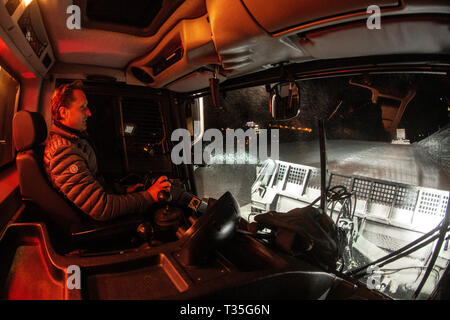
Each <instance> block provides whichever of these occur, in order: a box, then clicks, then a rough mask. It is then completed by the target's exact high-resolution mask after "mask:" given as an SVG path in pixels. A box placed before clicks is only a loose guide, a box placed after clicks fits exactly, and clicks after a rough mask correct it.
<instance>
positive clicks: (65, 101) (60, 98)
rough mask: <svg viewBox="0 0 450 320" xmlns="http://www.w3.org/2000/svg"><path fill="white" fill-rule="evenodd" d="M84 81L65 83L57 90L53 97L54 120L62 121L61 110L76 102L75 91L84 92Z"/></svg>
mask: <svg viewBox="0 0 450 320" xmlns="http://www.w3.org/2000/svg"><path fill="white" fill-rule="evenodd" d="M82 89H83V81H81V80H76V81H74V82H72V83H65V84H62V85H60V86H59V87H58V88H56V89H55V91H54V92H53V95H52V100H51V107H52V119H53V120H60V119H61V117H60V115H59V109H60V108H61V107H66V108H68V107H69V106H70V104H71V103H72V102H73V101H74V97H73V91H74V90H82Z"/></svg>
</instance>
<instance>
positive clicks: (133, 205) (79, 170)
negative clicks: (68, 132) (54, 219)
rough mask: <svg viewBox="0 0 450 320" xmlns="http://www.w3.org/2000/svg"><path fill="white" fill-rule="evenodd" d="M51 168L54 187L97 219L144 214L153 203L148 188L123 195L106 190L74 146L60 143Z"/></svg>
mask: <svg viewBox="0 0 450 320" xmlns="http://www.w3.org/2000/svg"><path fill="white" fill-rule="evenodd" d="M48 170H49V174H50V175H51V177H52V181H53V183H54V185H55V187H56V188H58V189H59V190H60V191H61V192H62V193H63V194H64V195H65V196H66V197H67V199H69V200H70V201H71V202H73V203H74V204H75V205H76V206H77V207H78V208H80V209H81V210H82V211H83V212H84V213H86V214H88V215H89V216H91V217H92V218H93V219H95V220H98V221H107V220H111V219H114V218H117V217H120V216H122V215H126V214H133V213H143V212H145V211H146V210H147V208H148V207H149V205H150V204H151V203H153V199H152V198H151V196H150V194H149V193H148V192H147V191H142V192H135V193H128V194H123V195H118V194H109V193H107V192H106V191H105V189H104V188H103V186H102V185H101V184H100V182H99V181H98V180H96V179H95V177H94V175H93V173H92V172H91V171H90V170H89V168H88V166H87V163H86V161H85V159H84V158H83V156H82V155H81V154H80V151H79V150H78V149H77V148H76V147H75V146H73V145H69V146H68V145H65V146H60V147H58V148H57V149H56V150H54V153H53V156H52V157H51V158H50V160H49V163H48Z"/></svg>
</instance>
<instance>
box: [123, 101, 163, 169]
mask: <svg viewBox="0 0 450 320" xmlns="http://www.w3.org/2000/svg"><path fill="white" fill-rule="evenodd" d="M122 114H123V122H124V123H132V124H134V125H135V126H136V129H135V133H134V135H133V136H127V137H126V148H127V153H128V156H129V158H130V159H133V161H134V162H136V163H145V162H147V161H148V159H149V157H150V156H153V155H158V154H162V151H163V149H162V142H163V141H162V140H163V138H164V129H163V124H162V121H161V114H160V110H159V104H158V103H156V102H155V101H153V100H148V99H147V100H142V99H133V98H124V99H123V100H122ZM150 151H151V152H152V153H151V152H150Z"/></svg>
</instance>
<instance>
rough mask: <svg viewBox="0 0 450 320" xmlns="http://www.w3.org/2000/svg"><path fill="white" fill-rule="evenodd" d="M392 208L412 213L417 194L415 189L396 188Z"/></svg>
mask: <svg viewBox="0 0 450 320" xmlns="http://www.w3.org/2000/svg"><path fill="white" fill-rule="evenodd" d="M397 188H398V189H397V196H396V197H395V201H394V206H395V207H397V208H400V209H405V210H410V211H414V208H415V206H416V201H417V196H418V194H419V192H418V191H417V189H415V188H408V187H400V186H398V187H397Z"/></svg>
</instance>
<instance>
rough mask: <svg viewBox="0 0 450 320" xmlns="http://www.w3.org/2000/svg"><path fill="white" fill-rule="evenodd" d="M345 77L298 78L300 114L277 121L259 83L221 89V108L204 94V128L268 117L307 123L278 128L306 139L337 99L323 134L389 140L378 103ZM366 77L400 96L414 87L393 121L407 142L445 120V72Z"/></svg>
mask: <svg viewBox="0 0 450 320" xmlns="http://www.w3.org/2000/svg"><path fill="white" fill-rule="evenodd" d="M349 79H350V78H349V77H338V78H327V79H316V80H307V81H301V82H299V84H300V88H301V100H302V101H301V113H300V116H299V117H298V118H297V119H294V120H289V121H283V122H275V121H273V119H272V118H271V116H270V114H269V107H268V101H269V94H268V93H267V92H266V89H265V87H264V86H259V87H253V88H247V89H239V90H234V91H230V92H227V93H226V95H225V98H222V99H221V106H223V110H222V111H221V110H217V109H215V108H214V107H213V106H212V105H211V102H210V99H209V97H206V99H205V106H206V108H205V128H219V129H220V128H227V127H229V128H235V129H236V128H242V127H243V126H244V125H245V123H246V122H247V121H254V122H255V123H257V124H259V126H260V128H266V127H267V126H268V124H269V123H277V124H283V125H288V126H296V127H308V128H312V129H313V131H312V133H305V132H300V131H299V132H292V131H290V130H281V131H280V135H281V139H282V141H283V140H285V141H288V140H309V139H312V138H316V137H317V130H315V129H316V123H317V119H318V118H324V117H325V118H328V117H329V116H330V115H331V113H332V112H333V111H334V110H335V109H336V107H337V106H338V104H339V103H340V102H341V101H342V104H341V106H340V108H339V109H338V111H337V112H336V113H335V114H334V115H333V117H332V119H331V120H330V121H329V122H328V124H327V137H328V138H329V139H357V140H369V141H390V138H389V135H388V134H387V133H386V132H385V131H384V128H383V124H382V120H381V109H380V107H379V106H377V105H375V104H372V102H371V92H370V91H369V90H368V89H365V88H361V87H357V86H354V85H350V84H349V83H348V81H349ZM361 79H362V78H360V77H359V78H357V80H361ZM359 82H360V81H359ZM370 82H371V84H372V85H373V86H376V87H377V88H379V89H380V90H381V92H383V93H389V94H393V95H400V96H403V95H405V93H406V92H408V89H409V88H410V87H414V88H416V90H417V93H416V96H415V98H414V99H413V100H412V101H411V102H410V104H409V105H408V107H407V109H406V111H405V113H404V115H403V118H402V120H401V122H400V125H399V128H406V134H407V137H406V138H408V139H410V140H411V142H415V141H418V140H420V139H423V138H425V137H426V136H428V135H430V134H432V133H433V132H435V131H437V130H438V129H439V128H441V127H443V126H445V125H446V124H448V122H449V117H448V111H447V108H448V105H449V103H450V90H449V87H450V81H449V79H448V78H445V77H444V76H437V75H425V74H408V75H406V74H396V75H371V76H370Z"/></svg>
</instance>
